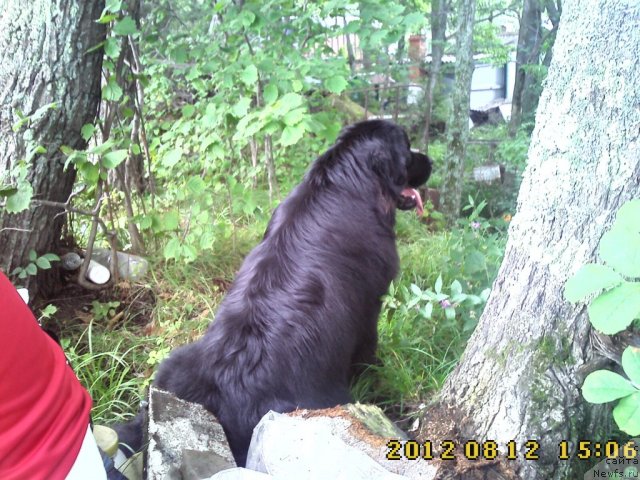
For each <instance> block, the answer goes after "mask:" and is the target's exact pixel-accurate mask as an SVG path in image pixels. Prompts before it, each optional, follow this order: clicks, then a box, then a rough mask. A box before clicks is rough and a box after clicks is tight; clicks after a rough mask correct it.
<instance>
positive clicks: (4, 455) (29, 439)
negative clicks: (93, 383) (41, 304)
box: [0, 272, 106, 480]
mask: <svg viewBox="0 0 640 480" xmlns="http://www.w3.org/2000/svg"><path fill="white" fill-rule="evenodd" d="M90 410H91V398H90V396H89V393H88V392H87V391H86V390H85V389H84V388H83V387H82V385H80V382H79V381H78V379H77V377H76V376H75V374H74V373H73V371H72V370H71V367H70V366H69V365H68V364H67V361H66V358H65V356H64V353H63V352H62V349H61V348H60V346H59V345H58V344H57V343H56V342H55V341H54V340H53V339H51V338H50V337H49V336H48V335H47V334H46V333H45V332H44V331H43V330H42V329H41V328H40V326H39V325H38V322H37V321H36V319H35V317H34V316H33V314H32V313H31V311H30V310H29V308H28V307H27V305H26V304H25V303H24V302H23V300H22V298H21V297H20V296H19V295H18V292H17V291H16V289H15V288H14V287H13V285H12V284H11V282H9V279H8V278H7V277H6V276H5V275H4V274H3V273H2V272H0V479H3V480H14V479H15V480H39V479H43V480H57V479H66V480H71V479H74V480H75V479H78V480H79V479H84V480H100V479H105V478H106V473H105V469H104V466H103V462H102V459H101V456H100V452H99V450H98V448H97V446H96V443H95V440H94V438H93V435H92V434H91V430H90V428H89V411H90Z"/></svg>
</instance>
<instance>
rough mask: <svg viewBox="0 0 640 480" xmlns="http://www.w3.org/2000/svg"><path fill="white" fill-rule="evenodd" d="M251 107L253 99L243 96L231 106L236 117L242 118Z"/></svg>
mask: <svg viewBox="0 0 640 480" xmlns="http://www.w3.org/2000/svg"><path fill="white" fill-rule="evenodd" d="M249 107H251V99H250V98H248V97H242V98H241V99H240V100H238V102H237V103H236V104H235V105H234V106H233V107H231V113H232V114H233V115H234V116H235V117H237V118H241V117H244V116H245V115H246V114H247V112H248V111H249Z"/></svg>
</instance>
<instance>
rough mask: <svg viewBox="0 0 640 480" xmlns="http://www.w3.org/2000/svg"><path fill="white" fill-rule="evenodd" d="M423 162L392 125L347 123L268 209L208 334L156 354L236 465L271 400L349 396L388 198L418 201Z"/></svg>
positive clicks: (372, 348)
mask: <svg viewBox="0 0 640 480" xmlns="http://www.w3.org/2000/svg"><path fill="white" fill-rule="evenodd" d="M430 173H431V162H430V160H429V159H428V158H427V157H426V156H425V155H422V154H419V153H413V152H411V150H410V146H409V140H408V137H407V135H406V133H405V132H404V130H403V129H402V128H400V127H398V126H397V125H395V124H393V123H391V122H387V121H383V120H373V121H365V122H361V123H357V124H355V125H352V126H350V127H347V128H345V129H344V130H343V131H342V132H341V134H340V136H339V137H338V140H337V141H336V143H335V145H334V146H332V147H331V148H330V149H329V150H328V151H327V152H326V153H324V154H323V155H322V156H320V157H319V158H318V159H317V160H316V161H315V162H314V163H313V165H312V166H311V168H310V169H309V171H308V173H307V174H306V176H305V178H304V180H303V181H302V183H300V184H299V185H298V186H297V187H296V188H295V189H294V190H293V191H292V192H291V194H290V195H289V196H288V197H287V198H286V199H285V200H284V201H283V202H282V203H281V204H280V206H279V207H278V208H277V209H276V210H275V212H274V214H273V217H272V218H271V221H270V222H269V225H268V227H267V230H266V233H265V235H264V238H263V240H262V242H261V243H260V244H259V245H258V246H257V247H255V248H254V249H253V251H252V252H251V253H249V255H248V256H247V257H246V259H245V261H244V263H243V265H242V267H241V268H240V271H239V272H238V275H237V277H236V279H235V282H234V283H233V286H232V287H231V289H230V290H229V293H228V294H227V296H226V297H225V299H224V301H223V302H222V304H221V305H220V308H219V310H218V312H217V315H216V318H215V321H214V322H213V323H212V324H211V325H210V327H209V329H208V330H207V332H206V333H205V334H204V336H203V337H202V338H201V339H200V340H198V341H196V342H194V343H192V344H189V345H186V346H183V347H181V348H178V349H177V350H175V351H174V352H173V353H172V354H171V355H170V356H169V358H167V359H166V360H165V361H164V362H163V363H162V364H161V365H160V369H159V371H158V374H157V377H156V379H155V385H156V386H157V387H158V388H161V389H164V390H168V391H170V392H173V393H174V394H175V395H177V396H178V397H180V398H182V399H185V400H189V401H191V402H196V403H200V404H202V405H204V406H205V407H206V408H207V409H208V410H210V411H211V412H213V413H214V414H215V415H216V416H217V417H218V419H219V420H220V423H221V424H222V426H223V427H224V430H225V432H226V434H227V437H228V439H229V444H230V446H231V449H232V451H233V454H234V456H235V458H236V461H237V463H238V464H239V465H244V463H245V461H246V454H247V449H248V447H249V442H250V440H251V435H252V431H253V428H254V427H255V425H256V424H257V423H258V421H259V420H260V418H261V417H262V416H263V415H264V414H265V413H266V412H267V411H269V410H275V411H277V412H288V411H292V410H295V409H296V408H325V407H332V406H335V405H338V404H344V403H348V402H350V401H351V396H350V393H349V384H350V381H351V379H352V377H353V375H354V374H355V373H356V371H357V369H358V367H359V366H362V365H363V364H368V363H371V362H374V360H375V352H376V345H377V320H378V314H379V312H380V305H381V297H382V296H383V295H384V294H385V293H386V292H387V289H388V287H389V283H390V282H391V280H392V279H393V278H394V277H395V275H396V273H397V271H398V254H397V251H396V244H395V233H394V224H395V209H396V208H400V209H404V210H408V209H412V208H414V207H416V206H417V203H419V197H418V198H416V197H415V195H417V192H415V190H413V191H412V190H411V188H415V187H418V186H419V185H421V184H423V183H424V182H425V181H426V180H427V178H428V177H429V175H430ZM414 194H415V195H414ZM122 435H123V430H121V436H122ZM125 435H126V433H125ZM121 441H125V442H127V441H128V442H129V443H133V444H134V445H136V444H138V443H139V441H140V439H139V438H138V439H135V440H134V439H131V438H129V439H127V438H121ZM137 446H139V445H137Z"/></svg>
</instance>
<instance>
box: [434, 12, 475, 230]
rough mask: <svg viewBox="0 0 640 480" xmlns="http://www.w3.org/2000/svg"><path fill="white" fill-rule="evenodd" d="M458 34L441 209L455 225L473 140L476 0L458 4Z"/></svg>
mask: <svg viewBox="0 0 640 480" xmlns="http://www.w3.org/2000/svg"><path fill="white" fill-rule="evenodd" d="M456 12H457V15H458V24H457V34H456V79H455V83H454V87H453V92H452V95H451V104H452V106H451V115H450V117H449V122H448V123H447V144H448V145H447V155H446V157H445V161H444V165H443V168H442V171H443V172H444V173H443V177H444V178H443V182H442V192H441V197H440V198H441V200H442V201H441V204H440V205H441V209H442V213H443V214H444V215H445V218H446V219H447V222H448V223H449V224H452V223H453V222H455V219H456V218H458V215H459V214H460V206H461V205H460V204H461V199H462V184H463V175H464V159H465V155H466V150H467V140H468V138H469V99H470V94H471V76H472V75H473V68H474V65H473V24H474V18H475V14H476V2H475V0H458V2H457V8H456Z"/></svg>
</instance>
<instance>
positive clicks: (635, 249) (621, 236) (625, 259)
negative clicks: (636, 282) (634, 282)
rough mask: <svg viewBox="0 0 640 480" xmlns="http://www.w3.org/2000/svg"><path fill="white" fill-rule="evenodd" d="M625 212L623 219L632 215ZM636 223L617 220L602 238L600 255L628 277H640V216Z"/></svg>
mask: <svg viewBox="0 0 640 480" xmlns="http://www.w3.org/2000/svg"><path fill="white" fill-rule="evenodd" d="M632 213H633V212H631V213H625V212H623V219H625V218H629V217H631V216H632ZM635 223H636V224H633V223H631V222H627V221H624V220H623V221H616V222H615V223H614V224H613V227H612V228H611V230H609V231H608V232H607V233H605V234H604V235H603V236H602V240H600V256H601V257H602V259H603V260H604V261H605V262H606V263H607V264H609V265H611V266H612V267H613V268H614V269H615V270H616V272H619V273H621V274H623V275H626V276H628V277H632V278H636V277H640V231H638V225H640V216H638V218H636V219H635Z"/></svg>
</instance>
